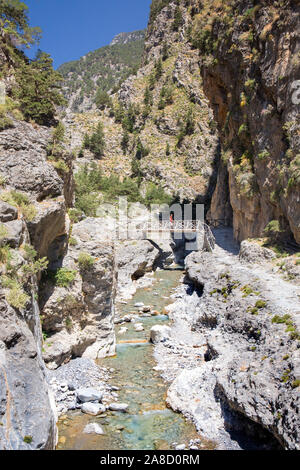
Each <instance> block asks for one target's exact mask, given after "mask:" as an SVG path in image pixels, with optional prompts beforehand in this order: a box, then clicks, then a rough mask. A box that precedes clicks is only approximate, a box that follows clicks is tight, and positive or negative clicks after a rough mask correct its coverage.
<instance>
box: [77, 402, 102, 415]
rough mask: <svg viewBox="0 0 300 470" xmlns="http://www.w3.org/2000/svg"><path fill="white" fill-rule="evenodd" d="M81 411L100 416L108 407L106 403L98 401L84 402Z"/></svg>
mask: <svg viewBox="0 0 300 470" xmlns="http://www.w3.org/2000/svg"><path fill="white" fill-rule="evenodd" d="M81 411H82V413H85V414H87V415H92V416H98V415H100V414H101V413H104V412H105V411H106V408H105V406H104V405H100V404H96V403H84V404H83V405H82V406H81Z"/></svg>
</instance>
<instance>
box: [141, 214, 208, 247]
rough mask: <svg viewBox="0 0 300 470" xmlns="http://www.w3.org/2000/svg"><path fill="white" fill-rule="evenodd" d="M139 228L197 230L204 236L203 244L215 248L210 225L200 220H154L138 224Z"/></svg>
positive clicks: (161, 230) (143, 229)
mask: <svg viewBox="0 0 300 470" xmlns="http://www.w3.org/2000/svg"><path fill="white" fill-rule="evenodd" d="M139 230H142V231H144V232H145V233H148V234H149V233H174V232H177V233H184V232H195V233H197V232H199V233H202V234H203V236H204V246H205V248H206V249H207V250H208V251H212V250H213V249H214V248H215V237H214V236H213V233H212V231H211V229H210V227H209V226H208V225H207V224H206V223H204V222H201V221H200V220H174V221H172V222H171V221H170V220H162V221H154V222H149V221H147V222H145V223H144V224H141V225H140V226H139Z"/></svg>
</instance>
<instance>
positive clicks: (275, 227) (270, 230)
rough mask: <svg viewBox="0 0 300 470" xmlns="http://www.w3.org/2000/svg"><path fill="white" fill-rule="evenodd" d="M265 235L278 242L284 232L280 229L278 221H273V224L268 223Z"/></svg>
mask: <svg viewBox="0 0 300 470" xmlns="http://www.w3.org/2000/svg"><path fill="white" fill-rule="evenodd" d="M264 233H265V234H266V235H267V236H268V237H270V239H271V240H274V241H276V240H277V239H278V237H279V235H280V233H282V230H281V228H280V223H279V221H278V220H272V221H271V222H269V223H268V225H267V226H266V228H265V230H264Z"/></svg>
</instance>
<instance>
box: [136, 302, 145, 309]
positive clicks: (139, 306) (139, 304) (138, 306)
mask: <svg viewBox="0 0 300 470" xmlns="http://www.w3.org/2000/svg"><path fill="white" fill-rule="evenodd" d="M134 306H135V307H136V308H141V307H144V304H143V302H137V303H136V304H134Z"/></svg>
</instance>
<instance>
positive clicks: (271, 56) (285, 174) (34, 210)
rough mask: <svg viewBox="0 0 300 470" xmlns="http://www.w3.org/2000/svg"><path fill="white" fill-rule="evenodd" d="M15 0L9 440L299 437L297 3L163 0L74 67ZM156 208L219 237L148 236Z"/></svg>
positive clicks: (196, 443)
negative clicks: (53, 58) (198, 215)
mask: <svg viewBox="0 0 300 470" xmlns="http://www.w3.org/2000/svg"><path fill="white" fill-rule="evenodd" d="M9 3H10V2H9V0H3V1H2V2H0V18H1V35H0V71H1V75H0V79H1V82H2V83H3V84H4V86H5V90H6V96H5V100H4V103H2V102H1V104H0V164H1V166H0V275H1V278H0V279H1V285H0V312H1V314H0V325H1V328H0V449H1V450H39V449H47V450H54V449H68V450H69V449H76V450H79V449H80V450H86V449H92V450H96V449H97V450H127V449H128V450H153V449H155V450H184V449H186V450H188V449H191V450H217V449H218V450H219V449H223V450H224V449H227V450H235V449H236V450H238V449H244V450H249V449H250V450H255V449H259V450H261V449H264V450H271V449H275V450H282V449H286V450H299V449H300V439H299V434H300V411H299V410H300V289H299V285H300V283H299V279H300V248H299V246H300V245H299V244H300V204H299V198H300V192H299V187H300V157H299V155H300V153H299V152H300V148H299V147H300V132H299V126H300V122H299V102H298V99H297V96H298V95H297V90H298V88H297V86H298V85H299V83H298V82H299V69H300V42H299V13H300V3H299V1H298V0H278V1H270V0H247V1H244V0H243V1H241V0H226V1H219V0H213V1H210V2H208V1H204V0H201V1H200V0H153V1H152V5H151V11H150V17H149V23H148V27H147V30H146V31H134V32H133V33H122V34H119V35H118V36H117V37H116V38H115V39H113V41H112V43H111V44H110V45H109V46H106V47H104V48H101V49H98V50H97V51H94V52H90V53H89V54H87V55H86V56H84V57H83V58H81V59H80V60H79V61H74V62H70V63H67V64H63V65H62V66H61V67H60V68H59V72H60V73H61V74H62V77H61V76H60V75H59V73H58V72H56V71H54V70H53V69H52V62H51V64H50V65H49V61H50V59H49V57H46V56H44V55H43V53H42V55H38V56H37V59H36V60H34V61H29V60H28V59H27V58H26V56H25V55H24V54H23V52H21V51H20V50H19V49H18V47H16V45H15V42H14V40H13V37H14V34H15V35H16V34H21V33H20V32H18V33H17V32H16V31H15V33H14V34H12V33H11V32H10V30H8V29H6V28H8V26H7V22H8V23H9V24H10V25H11V23H12V24H14V21H16V22H17V27H18V31H19V30H23V31H24V34H25V33H26V34H27V35H28V30H27V28H28V25H26V11H23V13H24V15H23V16H22V15H21V17H22V19H21V20H20V19H18V18H20V16H18V15H16V14H15V16H14V15H13V12H12V10H10V9H9V8H8V6H9ZM17 3H19V2H17ZM16 18H17V19H16ZM18 21H19V23H18ZM26 34H25V36H26ZM30 34H33V32H31V33H30ZM23 39H24V38H23ZM45 71H46V72H45ZM43 74H44V75H43ZM47 77H50V78H49V84H48V85H47V86H48V88H47V89H44V88H43V87H44V86H46V85H45V84H46V83H48V82H47V80H48V78H47ZM39 80H41V81H39ZM32 82H34V83H35V84H36V85H37V86H36V87H35V88H36V89H35V90H33V89H32V88H34V87H32V88H31V87H30V85H29V83H32ZM59 86H60V87H61V89H62V92H63V94H64V96H65V98H64V99H63V97H62V96H61V95H57V93H58V91H57V90H58V89H59ZM36 90H42V91H41V95H40V96H39V95H36V93H38V92H37V91H36ZM49 90H50V91H51V93H50V91H49ZM119 197H123V198H124V197H125V198H127V202H128V207H129V213H128V220H129V222H130V224H132V225H131V229H130V230H131V231H132V233H130V236H128V234H127V235H125V236H120V237H116V226H117V227H119V228H120V226H122V223H121V219H119V220H118V217H117V219H116V218H115V217H114V215H115V214H116V213H117V208H118V204H119V199H118V198H119ZM153 204H154V205H157V206H159V208H158V209H157V211H156V213H157V216H158V215H159V214H160V213H161V212H163V210H162V209H161V207H162V206H163V205H167V206H172V204H177V205H179V207H182V206H183V205H184V204H190V205H191V206H192V208H193V209H195V207H196V205H197V204H199V205H204V216H205V222H206V223H207V226H209V227H210V229H211V231H212V234H213V237H214V239H215V246H211V245H210V244H209V243H207V240H206V238H205V237H204V241H205V240H206V242H205V243H204V244H203V245H201V244H199V243H198V246H197V249H193V250H190V251H189V250H186V249H184V244H185V241H186V239H185V238H184V240H183V241H182V242H178V241H177V240H175V239H174V238H175V237H174V230H173V231H172V228H174V225H172V224H174V223H173V221H172V220H171V222H170V228H171V230H170V231H169V232H168V231H167V233H165V234H164V236H161V237H154V236H151V235H149V234H146V235H145V234H143V235H141V225H142V224H143V223H144V222H145V220H147V219H148V217H149V213H150V207H151V205H153ZM163 207H165V206H163ZM174 207H175V206H173V209H172V208H171V211H172V210H174ZM115 211H116V212H115ZM169 215H170V212H169V214H168V216H169ZM168 223H169V218H168ZM210 229H209V230H210ZM209 233H210V232H209ZM206 235H207V232H206ZM185 236H186V238H187V235H186V234H185ZM200 238H201V237H200ZM212 248H213V249H212Z"/></svg>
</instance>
